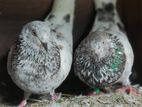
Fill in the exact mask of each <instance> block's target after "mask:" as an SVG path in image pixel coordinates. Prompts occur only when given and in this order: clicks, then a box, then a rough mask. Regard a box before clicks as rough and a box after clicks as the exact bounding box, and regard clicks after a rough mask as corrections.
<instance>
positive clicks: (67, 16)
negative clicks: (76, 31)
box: [45, 0, 75, 22]
mask: <svg viewBox="0 0 142 107" xmlns="http://www.w3.org/2000/svg"><path fill="white" fill-rule="evenodd" d="M74 8H75V0H54V3H53V8H52V10H51V12H50V14H49V15H48V16H47V18H46V19H45V20H50V19H52V18H53V19H54V18H58V19H59V20H61V21H62V20H65V21H66V22H72V21H73V17H74Z"/></svg>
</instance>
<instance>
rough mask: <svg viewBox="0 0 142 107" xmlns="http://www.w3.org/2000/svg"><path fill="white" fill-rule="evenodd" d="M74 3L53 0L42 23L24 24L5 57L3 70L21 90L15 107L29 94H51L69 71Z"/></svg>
mask: <svg viewBox="0 0 142 107" xmlns="http://www.w3.org/2000/svg"><path fill="white" fill-rule="evenodd" d="M74 8H75V0H54V4H53V8H52V10H51V12H50V13H49V15H48V16H47V17H46V18H45V19H44V20H43V21H32V22H29V23H27V24H26V25H25V26H24V27H23V29H22V30H21V33H20V34H19V36H18V38H17V40H16V42H15V44H14V45H13V46H12V47H11V49H10V51H9V55H8V61H7V69H8V73H9V75H10V77H11V78H12V80H13V82H14V83H15V84H16V85H17V86H18V87H19V88H21V89H22V90H23V91H24V98H23V100H22V101H21V102H20V104H19V106H18V107H24V106H25V105H26V104H27V100H28V98H29V97H30V95H31V94H41V95H46V94H49V95H51V98H52V99H53V100H56V99H58V98H59V97H60V95H59V96H58V95H56V94H55V92H54V90H55V89H56V88H57V87H59V86H60V85H61V84H62V82H63V81H64V80H65V79H66V77H67V76H68V74H69V72H70V68H71V64H72V45H73V43H72V29H73V18H74Z"/></svg>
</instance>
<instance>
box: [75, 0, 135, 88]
mask: <svg viewBox="0 0 142 107" xmlns="http://www.w3.org/2000/svg"><path fill="white" fill-rule="evenodd" d="M116 2H117V0H94V3H95V7H96V12H97V14H96V18H95V21H94V25H93V28H92V30H91V31H90V33H89V35H88V36H87V37H86V38H85V39H84V40H83V41H82V42H81V43H80V44H79V46H78V47H77V49H76V50H75V54H74V72H75V74H76V75H77V76H78V77H79V78H80V79H81V80H82V81H83V82H84V83H86V84H87V85H88V86H90V87H92V88H98V87H99V88H105V87H108V86H111V85H114V84H116V83H122V85H123V86H124V87H125V89H126V87H127V89H131V87H130V80H129V77H130V75H131V69H132V66H133V61H134V55H133V50H132V47H131V45H130V43H129V40H128V38H127V36H126V33H125V31H124V26H123V24H122V22H121V21H120V18H119V16H118V13H117V10H116Z"/></svg>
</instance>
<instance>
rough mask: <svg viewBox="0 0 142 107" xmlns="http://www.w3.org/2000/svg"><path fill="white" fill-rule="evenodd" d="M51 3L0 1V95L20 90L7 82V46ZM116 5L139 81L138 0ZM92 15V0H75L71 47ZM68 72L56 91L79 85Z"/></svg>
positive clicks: (141, 21)
mask: <svg viewBox="0 0 142 107" xmlns="http://www.w3.org/2000/svg"><path fill="white" fill-rule="evenodd" d="M51 6H52V0H0V93H2V95H7V94H8V93H11V96H12V95H15V93H14V92H17V91H18V92H19V93H20V92H21V91H20V90H19V89H18V88H16V87H15V85H14V84H13V83H12V82H11V79H10V78H9V76H8V74H7V71H6V59H7V53H8V50H9V47H10V46H11V45H12V44H13V42H14V41H15V39H16V37H17V36H18V34H19V32H20V31H21V28H22V26H23V25H24V24H26V23H27V22H30V21H32V20H41V19H43V18H44V17H45V16H46V15H47V14H48V13H49V12H50V9H51ZM117 7H118V11H119V14H120V17H121V19H122V21H123V23H124V25H125V28H126V31H127V33H128V37H129V40H130V42H131V44H132V47H133V49H134V54H135V63H134V69H135V71H136V73H137V74H138V76H137V80H138V82H139V83H142V79H141V78H142V67H141V66H142V0H118V5H117ZM94 14H95V13H94V5H93V0H76V11H75V21H74V30H73V35H74V48H75V47H76V46H77V45H78V43H79V42H80V41H81V40H82V39H83V38H84V37H85V36H86V35H87V34H88V32H89V30H90V29H91V26H92V24H93V18H94ZM72 75H73V72H72V71H71V74H70V76H69V77H68V79H67V80H66V81H65V82H64V84H63V85H62V86H61V87H60V88H59V90H62V89H64V90H65V91H68V89H69V86H70V85H71V87H72V88H74V90H78V89H79V88H80V87H81V86H82V87H83V85H82V84H81V85H78V84H75V83H76V81H79V80H78V79H76V78H75V77H72ZM72 80H73V82H72ZM73 84H74V85H73ZM3 90H6V92H4V91H3Z"/></svg>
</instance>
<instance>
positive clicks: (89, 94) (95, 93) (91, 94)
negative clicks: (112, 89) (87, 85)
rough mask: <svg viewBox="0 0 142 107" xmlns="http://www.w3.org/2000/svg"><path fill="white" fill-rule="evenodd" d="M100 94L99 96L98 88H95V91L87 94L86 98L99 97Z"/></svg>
mask: <svg viewBox="0 0 142 107" xmlns="http://www.w3.org/2000/svg"><path fill="white" fill-rule="evenodd" d="M100 94H101V91H100V88H96V89H95V91H93V92H88V93H87V96H96V95H100Z"/></svg>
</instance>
